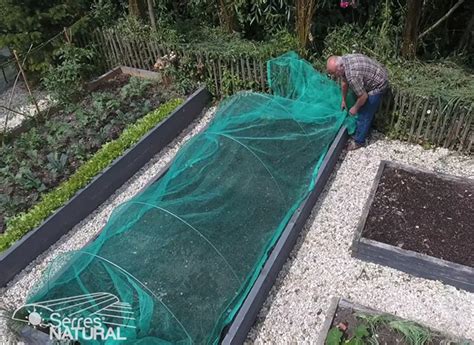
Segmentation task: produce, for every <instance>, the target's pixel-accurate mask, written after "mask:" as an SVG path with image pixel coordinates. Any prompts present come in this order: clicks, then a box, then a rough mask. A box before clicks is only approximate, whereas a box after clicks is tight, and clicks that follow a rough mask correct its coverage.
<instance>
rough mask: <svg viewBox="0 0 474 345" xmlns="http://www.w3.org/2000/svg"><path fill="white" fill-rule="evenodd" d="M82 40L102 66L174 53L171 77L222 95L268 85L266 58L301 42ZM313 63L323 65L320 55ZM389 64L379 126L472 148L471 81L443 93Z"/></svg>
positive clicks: (405, 136) (151, 61)
mask: <svg viewBox="0 0 474 345" xmlns="http://www.w3.org/2000/svg"><path fill="white" fill-rule="evenodd" d="M79 42H80V44H81V45H84V46H89V45H92V46H94V47H96V49H97V51H98V53H99V56H100V57H101V59H102V61H103V63H104V68H108V69H110V68H113V67H115V66H118V65H127V66H131V67H136V68H143V69H153V68H154V65H155V63H156V61H157V60H158V59H162V58H168V57H169V56H171V55H176V58H174V60H173V62H172V68H171V72H172V73H171V77H172V78H175V81H177V82H178V84H179V81H180V80H181V79H182V81H187V82H189V80H192V81H193V82H206V83H207V85H208V87H209V88H210V89H211V91H212V92H213V93H214V95H216V96H218V97H220V96H225V95H228V94H232V93H234V92H236V91H238V90H242V89H254V90H260V91H264V90H266V84H267V81H266V61H267V60H268V59H269V58H271V57H274V56H277V55H279V54H281V53H284V52H286V51H288V50H291V49H296V47H297V42H296V40H291V39H288V38H287V39H286V41H284V40H283V41H282V40H279V41H278V42H279V43H278V44H275V43H274V44H272V43H268V42H267V43H262V44H259V45H256V44H253V43H247V45H243V46H242V47H241V48H242V49H236V48H235V47H233V49H225V47H221V49H219V47H214V49H209V47H208V46H205V45H199V44H173V45H168V44H164V43H162V42H160V41H158V40H154V39H150V38H149V37H147V39H143V38H140V37H123V36H122V35H120V34H119V33H118V32H116V31H115V30H113V29H104V30H95V31H93V32H92V33H91V34H90V35H89V36H87V37H81V38H80V39H79ZM247 42H249V41H247ZM315 63H316V66H317V67H319V68H320V69H321V68H323V63H322V60H321V59H319V60H318V61H315ZM419 68H421V69H423V67H419ZM389 69H390V72H393V73H392V74H393V75H394V78H393V81H394V83H393V85H392V90H391V93H390V95H388V97H385V100H384V103H383V104H382V106H381V111H379V113H378V115H377V116H378V118H377V121H376V126H377V128H378V129H379V130H382V131H383V132H385V133H386V134H387V135H389V136H390V137H391V138H394V139H400V140H405V141H409V142H413V143H418V144H421V145H423V146H425V147H435V146H441V147H446V148H450V149H453V150H458V151H462V152H466V153H472V151H473V143H474V121H473V118H474V113H473V110H472V108H473V104H474V102H473V100H472V97H462V95H463V94H464V93H469V90H470V87H471V83H472V81H471V80H470V79H469V78H465V80H464V81H463V83H464V84H466V85H463V86H462V88H461V89H459V93H458V94H459V96H456V93H457V92H456V87H453V88H452V90H446V92H445V93H444V95H442V94H440V93H439V92H438V91H436V90H437V89H436V88H433V91H432V92H430V91H429V88H428V87H425V88H424V89H423V90H420V86H419V85H418V84H420V82H417V81H416V80H414V79H413V78H416V75H415V74H416V73H414V72H413V71H412V70H409V69H407V68H405V67H404V68H398V67H396V66H389ZM426 69H427V71H428V69H429V68H428V67H427V68H426ZM404 71H405V72H404ZM407 71H408V72H407ZM438 72H439V71H438ZM438 72H437V74H439V73H438ZM411 73H414V74H413V76H412V74H411ZM408 74H409V76H408ZM425 74H427V73H425ZM441 77H442V76H441ZM407 78H409V79H410V80H408V81H407ZM433 78H435V75H434V74H433ZM438 79H440V78H438ZM441 79H443V78H441ZM443 80H444V79H443ZM443 80H441V81H439V82H442V81H443ZM455 86H456V85H455ZM447 89H449V87H447ZM447 91H450V92H447Z"/></svg>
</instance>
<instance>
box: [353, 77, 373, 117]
mask: <svg viewBox="0 0 474 345" xmlns="http://www.w3.org/2000/svg"><path fill="white" fill-rule="evenodd" d="M349 82H350V86H351V89H352V91H354V93H355V94H356V96H357V101H356V102H355V104H354V106H353V107H352V108H351V109H349V113H350V114H351V115H353V116H354V115H356V114H357V113H358V112H359V109H360V108H362V106H363V105H364V104H365V102H367V98H369V95H368V94H367V91H365V89H364V82H363V81H362V79H361V78H360V77H356V78H352V79H351V80H349Z"/></svg>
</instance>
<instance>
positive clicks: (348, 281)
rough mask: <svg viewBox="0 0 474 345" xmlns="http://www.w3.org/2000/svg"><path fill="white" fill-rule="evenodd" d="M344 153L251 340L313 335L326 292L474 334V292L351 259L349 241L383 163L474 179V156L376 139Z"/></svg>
mask: <svg viewBox="0 0 474 345" xmlns="http://www.w3.org/2000/svg"><path fill="white" fill-rule="evenodd" d="M376 139H378V140H375V142H372V143H371V144H370V145H369V146H368V147H367V148H362V149H360V150H357V151H352V152H349V153H347V155H346V156H345V158H344V160H343V161H341V160H340V161H339V163H338V166H337V167H336V170H335V172H334V174H333V175H332V177H331V179H330V181H329V182H328V184H327V185H326V188H325V191H324V193H323V194H322V195H321V197H320V198H319V200H318V202H317V204H316V206H315V208H314V209H313V212H312V215H311V217H310V219H309V221H308V222H307V224H306V226H305V228H304V230H303V231H302V234H301V235H300V237H299V239H298V242H297V244H296V246H295V248H294V249H293V251H292V253H291V254H290V259H289V260H288V261H287V262H286V264H285V265H284V267H283V269H282V271H281V272H280V274H279V277H278V279H277V282H276V284H275V285H274V286H273V288H272V290H271V292H270V295H269V297H268V298H267V300H266V302H265V304H264V307H263V308H262V310H261V312H260V314H259V317H258V321H257V323H256V324H255V325H254V328H253V329H252V331H251V332H250V334H249V338H248V342H253V343H282V342H285V343H287V342H305V343H313V342H315V341H316V340H317V338H318V335H319V332H320V330H321V327H322V325H323V322H324V319H325V317H326V311H327V309H328V308H329V305H330V302H331V297H344V298H346V299H349V300H351V301H352V302H357V303H360V304H363V305H365V306H368V307H372V308H376V309H379V310H381V311H384V312H388V313H393V314H396V315H399V316H401V317H404V318H408V319H411V320H414V321H418V322H421V323H423V324H425V325H427V326H429V327H432V328H434V329H438V330H441V331H446V332H449V333H451V334H453V335H457V336H460V337H466V338H470V339H474V326H473V325H474V294H473V293H468V292H466V291H462V290H457V289H456V288H454V287H451V286H448V285H443V284H442V283H440V282H437V281H432V280H427V279H422V278H416V277H413V276H410V275H409V274H406V273H403V272H400V271H397V270H395V269H391V268H387V267H384V266H380V265H376V264H371V263H365V262H363V261H360V260H357V259H354V258H352V257H351V254H350V246H351V243H352V239H353V236H354V232H355V230H356V227H357V224H358V221H359V217H360V215H361V213H362V208H363V206H364V205H365V202H366V200H367V197H368V195H369V191H370V188H371V186H372V182H373V179H374V178H375V175H376V172H377V169H378V166H379V162H380V160H383V159H385V160H394V161H399V162H404V163H408V164H411V165H416V166H420V167H424V168H427V169H431V170H434V171H439V172H445V173H449V174H454V175H460V176H466V177H471V178H474V159H473V158H472V157H465V156H458V155H457V154H455V153H453V152H451V151H448V150H446V149H437V150H424V149H423V148H422V147H420V146H415V145H410V144H407V143H402V142H399V141H393V140H387V139H383V138H382V137H380V136H378V138H376Z"/></svg>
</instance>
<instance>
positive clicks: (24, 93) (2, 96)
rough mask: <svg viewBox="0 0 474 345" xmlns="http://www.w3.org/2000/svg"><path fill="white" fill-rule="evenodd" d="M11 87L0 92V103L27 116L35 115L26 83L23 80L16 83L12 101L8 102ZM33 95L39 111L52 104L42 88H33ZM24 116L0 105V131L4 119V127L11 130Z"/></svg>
mask: <svg viewBox="0 0 474 345" xmlns="http://www.w3.org/2000/svg"><path fill="white" fill-rule="evenodd" d="M12 88H13V86H12V87H10V88H8V89H7V90H4V91H2V92H0V105H1V106H4V107H8V108H10V109H13V110H15V111H17V112H20V113H22V114H25V115H26V116H27V117H33V116H35V115H36V107H35V105H34V104H33V102H32V100H31V98H30V94H29V93H28V90H27V88H26V85H25V84H24V83H23V82H18V83H17V85H16V87H15V90H13V97H12V102H11V103H9V101H10V95H11V92H12ZM33 95H34V96H35V99H36V101H37V103H38V107H39V108H40V111H42V110H45V109H46V108H48V107H49V105H51V104H52V101H51V97H50V96H49V95H48V94H47V93H46V91H44V90H38V89H36V90H33ZM7 116H8V119H7ZM25 118H26V117H25V116H23V115H20V114H17V113H13V112H11V111H7V110H5V109H3V108H1V107H0V132H2V131H3V130H4V128H5V121H6V120H7V121H6V128H7V129H8V130H11V129H13V128H15V127H18V126H19V125H20V124H21V123H22V122H23V121H24V120H25Z"/></svg>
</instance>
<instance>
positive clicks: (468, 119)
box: [458, 107, 474, 151]
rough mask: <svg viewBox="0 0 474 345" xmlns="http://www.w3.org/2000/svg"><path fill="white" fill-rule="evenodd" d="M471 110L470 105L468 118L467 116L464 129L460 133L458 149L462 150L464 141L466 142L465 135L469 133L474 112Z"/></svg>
mask: <svg viewBox="0 0 474 345" xmlns="http://www.w3.org/2000/svg"><path fill="white" fill-rule="evenodd" d="M471 110H472V107H471V109H470V110H469V115H470V116H468V118H467V122H466V126H465V127H464V131H463V133H462V134H461V141H460V143H459V148H458V151H462V150H463V148H464V143H465V142H466V139H467V135H468V133H469V130H470V128H471V123H472V121H473V118H474V113H472V112H471ZM472 135H473V134H472V133H471V136H472Z"/></svg>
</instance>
